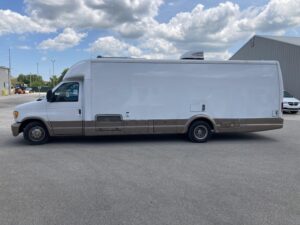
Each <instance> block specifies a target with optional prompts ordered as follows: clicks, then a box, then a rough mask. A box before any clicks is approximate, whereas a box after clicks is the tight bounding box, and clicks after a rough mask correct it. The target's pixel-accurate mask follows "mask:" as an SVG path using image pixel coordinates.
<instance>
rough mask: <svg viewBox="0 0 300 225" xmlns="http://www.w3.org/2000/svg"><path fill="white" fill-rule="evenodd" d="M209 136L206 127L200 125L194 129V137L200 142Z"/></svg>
mask: <svg viewBox="0 0 300 225" xmlns="http://www.w3.org/2000/svg"><path fill="white" fill-rule="evenodd" d="M207 135H208V129H207V127H206V126H203V125H199V126H197V127H195V129H194V136H195V138H196V139H198V140H204V139H205V138H206V137H207Z"/></svg>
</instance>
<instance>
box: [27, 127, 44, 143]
mask: <svg viewBox="0 0 300 225" xmlns="http://www.w3.org/2000/svg"><path fill="white" fill-rule="evenodd" d="M45 135H46V133H45V130H44V128H42V127H40V126H35V127H32V128H31V129H30V130H29V138H30V139H31V140H32V141H35V142H37V141H42V140H43V139H44V138H45Z"/></svg>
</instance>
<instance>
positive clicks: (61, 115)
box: [15, 58, 283, 136]
mask: <svg viewBox="0 0 300 225" xmlns="http://www.w3.org/2000/svg"><path fill="white" fill-rule="evenodd" d="M62 85H65V87H66V88H65V89H67V88H68V87H70V88H71V89H70V90H66V92H67V94H66V95H69V97H66V96H62V98H60V97H57V96H60V95H64V93H57V94H55V93H56V90H61V89H62V90H64V88H60V87H61V86H62ZM72 85H73V86H72ZM72 88H73V89H72ZM52 92H53V93H52V94H53V96H56V95H57V96H56V97H57V98H56V97H54V99H55V101H52V100H51V101H49V99H48V101H47V100H43V101H40V102H39V103H40V106H41V107H42V108H43V109H42V110H37V112H34V110H33V112H31V113H29V114H26V113H25V111H26V110H23V111H24V113H22V114H23V116H21V113H20V116H21V117H19V118H17V119H16V122H17V123H18V124H19V125H20V124H22V122H24V119H25V120H26V119H27V120H28V119H30V118H31V117H32V118H36V119H40V120H41V122H42V123H44V124H45V127H46V128H47V132H49V136H69V135H72V136H73V135H82V136H101V135H126V134H162V133H170V134H173V133H182V134H184V133H187V132H188V130H189V128H190V126H191V125H192V124H193V123H194V122H195V121H204V122H205V123H206V124H208V125H209V127H210V128H211V132H215V133H222V132H254V131H264V130H271V129H278V128H282V126H283V119H282V112H281V104H282V98H283V96H282V95H283V85H282V78H281V71H280V66H279V64H278V62H270V61H198V60H142V59H105V58H104V59H97V60H87V61H82V62H79V63H77V64H75V65H74V66H73V67H71V68H70V70H69V71H68V73H67V74H66V76H65V77H64V80H63V81H62V84H59V85H58V86H57V87H56V88H54V89H53V90H52ZM62 92H63V91H62ZM68 92H70V93H68ZM73 95H74V96H75V97H74V96H73ZM70 96H71V97H70ZM72 96H73V97H72ZM64 98H65V99H64ZM42 102H43V103H42ZM42 105H43V106H42ZM32 108H35V107H34V106H32ZM16 110H17V111H21V110H20V109H19V110H18V109H16ZM41 111H42V112H41ZM20 120H21V121H20ZM15 126H16V125H15ZM20 126H21V125H20ZM18 129H19V130H18V131H16V130H17V128H15V133H19V132H21V131H22V130H21V128H20V127H19V128H18Z"/></svg>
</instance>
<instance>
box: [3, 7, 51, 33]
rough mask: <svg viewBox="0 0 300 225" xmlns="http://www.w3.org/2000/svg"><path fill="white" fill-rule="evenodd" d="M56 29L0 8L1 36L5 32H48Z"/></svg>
mask: <svg viewBox="0 0 300 225" xmlns="http://www.w3.org/2000/svg"><path fill="white" fill-rule="evenodd" d="M53 31H54V29H52V28H49V27H47V26H42V25H40V24H39V23H37V22H35V21H34V20H32V19H31V18H30V17H28V16H23V15H21V14H19V13H16V12H13V11H11V10H2V9H0V36H1V35H4V34H23V33H33V32H38V33H47V32H53Z"/></svg>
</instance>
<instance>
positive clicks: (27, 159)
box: [0, 95, 300, 225]
mask: <svg viewBox="0 0 300 225" xmlns="http://www.w3.org/2000/svg"><path fill="white" fill-rule="evenodd" d="M36 97H37V96H36V95H34V96H33V95H26V96H25V95H22V96H12V97H1V98H0V225H48V224H49V225H52V224H55V225H135V224H137V225H141V224H143V225H147V224H149V225H156V224H157V225H169V224H170V225H193V224H195V225H196V224H197V225H198V224H201V225H231V224H232V225H299V224H300V119H299V118H300V115H286V116H285V118H286V120H285V125H284V129H281V130H274V131H267V132H261V133H252V134H227V135H216V136H214V137H213V139H212V140H211V141H210V142H208V143H205V144H194V143H190V142H188V141H186V139H185V138H184V137H182V136H180V135H179V136H178V135H162V136H161V135H160V136H130V137H109V138H108V137H96V138H58V139H54V140H52V141H51V142H50V143H48V144H46V145H42V146H29V145H27V144H26V143H25V142H24V141H23V138H22V135H20V136H18V137H17V138H15V137H13V136H12V135H11V131H10V127H9V126H10V124H11V123H12V109H13V107H14V105H16V104H19V103H21V102H27V101H29V100H33V99H35V98H36Z"/></svg>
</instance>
